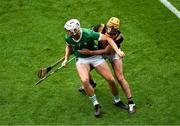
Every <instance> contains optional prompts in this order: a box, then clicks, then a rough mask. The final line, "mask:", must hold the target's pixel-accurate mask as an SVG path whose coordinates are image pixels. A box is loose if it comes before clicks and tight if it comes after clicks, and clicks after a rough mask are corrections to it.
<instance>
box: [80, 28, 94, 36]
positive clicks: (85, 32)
mask: <svg viewBox="0 0 180 126" xmlns="http://www.w3.org/2000/svg"><path fill="white" fill-rule="evenodd" d="M81 29H82V33H83V34H84V35H92V34H93V33H94V31H93V30H91V29H88V28H81Z"/></svg>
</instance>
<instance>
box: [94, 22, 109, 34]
mask: <svg viewBox="0 0 180 126" xmlns="http://www.w3.org/2000/svg"><path fill="white" fill-rule="evenodd" d="M105 27H106V25H105V24H97V25H95V26H93V27H92V29H93V31H95V32H101V33H102V31H103V30H104V29H105Z"/></svg>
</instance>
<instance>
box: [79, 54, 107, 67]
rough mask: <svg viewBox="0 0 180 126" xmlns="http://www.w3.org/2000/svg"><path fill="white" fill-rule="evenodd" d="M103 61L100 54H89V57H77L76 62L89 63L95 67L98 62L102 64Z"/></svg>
mask: <svg viewBox="0 0 180 126" xmlns="http://www.w3.org/2000/svg"><path fill="white" fill-rule="evenodd" d="M103 62H105V60H104V58H103V57H102V56H100V55H96V56H91V57H87V58H80V57H78V58H77V61H76V64H80V63H83V64H89V65H91V66H93V67H96V66H98V65H100V64H102V63H103Z"/></svg>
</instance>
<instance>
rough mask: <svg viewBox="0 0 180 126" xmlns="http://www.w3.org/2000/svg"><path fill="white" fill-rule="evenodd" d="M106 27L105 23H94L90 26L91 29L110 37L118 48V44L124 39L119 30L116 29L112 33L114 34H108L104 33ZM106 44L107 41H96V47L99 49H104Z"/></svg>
mask: <svg viewBox="0 0 180 126" xmlns="http://www.w3.org/2000/svg"><path fill="white" fill-rule="evenodd" d="M106 29H107V27H106V25H105V24H98V25H95V26H93V27H92V30H93V31H95V32H101V33H102V34H105V35H107V36H109V37H111V38H112V39H113V40H114V42H115V43H116V45H117V46H118V48H120V44H121V43H122V42H123V40H124V38H123V36H122V34H121V32H120V30H117V32H116V34H114V35H109V34H107V33H106ZM107 45H108V43H107V42H102V41H99V42H98V48H99V49H104V48H105V47H106V46H107Z"/></svg>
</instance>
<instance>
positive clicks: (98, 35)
mask: <svg viewBox="0 0 180 126" xmlns="http://www.w3.org/2000/svg"><path fill="white" fill-rule="evenodd" d="M90 35H91V38H92V39H93V40H100V39H101V33H99V32H94V31H91V33H90Z"/></svg>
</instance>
